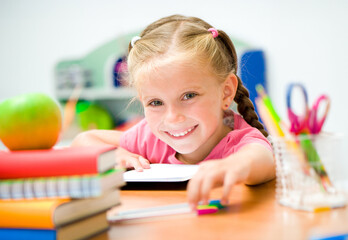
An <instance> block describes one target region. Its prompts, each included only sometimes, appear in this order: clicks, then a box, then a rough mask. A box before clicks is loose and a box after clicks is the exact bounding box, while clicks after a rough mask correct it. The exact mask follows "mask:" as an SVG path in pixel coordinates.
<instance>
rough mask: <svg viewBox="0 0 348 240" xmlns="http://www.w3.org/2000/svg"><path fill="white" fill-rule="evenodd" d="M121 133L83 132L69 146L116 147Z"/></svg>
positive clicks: (113, 131) (111, 131) (104, 131)
mask: <svg viewBox="0 0 348 240" xmlns="http://www.w3.org/2000/svg"><path fill="white" fill-rule="evenodd" d="M122 133H123V132H121V131H116V130H90V131H85V132H82V133H79V134H78V135H77V136H76V137H75V138H74V140H73V142H72V144H71V146H73V147H76V146H91V145H113V146H117V147H118V146H119V145H120V138H121V135H122Z"/></svg>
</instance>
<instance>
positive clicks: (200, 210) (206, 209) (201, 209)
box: [197, 205, 219, 215]
mask: <svg viewBox="0 0 348 240" xmlns="http://www.w3.org/2000/svg"><path fill="white" fill-rule="evenodd" d="M218 210H219V209H218V208H217V207H216V206H209V205H200V206H198V207H197V214H198V215H203V214H211V213H216V212H217V211H218Z"/></svg>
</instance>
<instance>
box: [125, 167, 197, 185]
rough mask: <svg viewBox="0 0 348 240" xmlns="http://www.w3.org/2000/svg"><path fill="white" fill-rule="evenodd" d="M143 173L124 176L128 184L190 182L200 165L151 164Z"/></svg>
mask: <svg viewBox="0 0 348 240" xmlns="http://www.w3.org/2000/svg"><path fill="white" fill-rule="evenodd" d="M150 167H151V168H150V169H144V170H143V172H137V171H135V170H131V171H127V172H125V173H124V174H123V178H124V180H125V181H126V182H183V181H188V180H190V179H191V178H192V177H193V175H194V174H195V173H196V172H197V170H198V167H199V165H186V164H151V165H150Z"/></svg>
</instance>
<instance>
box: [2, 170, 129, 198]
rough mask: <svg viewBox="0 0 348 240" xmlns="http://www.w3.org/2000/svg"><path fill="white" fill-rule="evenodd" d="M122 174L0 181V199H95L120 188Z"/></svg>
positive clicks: (107, 172) (110, 173)
mask: <svg viewBox="0 0 348 240" xmlns="http://www.w3.org/2000/svg"><path fill="white" fill-rule="evenodd" d="M123 173H124V170H123V169H110V170H108V171H106V172H104V173H99V174H87V175H76V176H64V177H59V176H58V177H45V178H44V177H41V178H24V179H9V180H0V199H23V198H27V199H34V198H38V199H39V198H56V197H59V198H87V197H98V196H101V195H102V194H103V193H105V192H106V191H108V190H110V189H112V188H116V187H122V186H123V185H124V184H125V182H124V180H123Z"/></svg>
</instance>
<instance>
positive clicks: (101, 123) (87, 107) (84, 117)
mask: <svg viewBox="0 0 348 240" xmlns="http://www.w3.org/2000/svg"><path fill="white" fill-rule="evenodd" d="M76 114H77V121H78V124H79V125H80V127H81V129H82V130H83V131H85V130H90V129H112V128H113V127H114V121H113V119H112V117H111V115H110V113H109V112H108V111H107V110H106V109H104V108H103V107H101V106H99V105H98V104H95V103H90V102H79V103H77V105H76Z"/></svg>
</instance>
